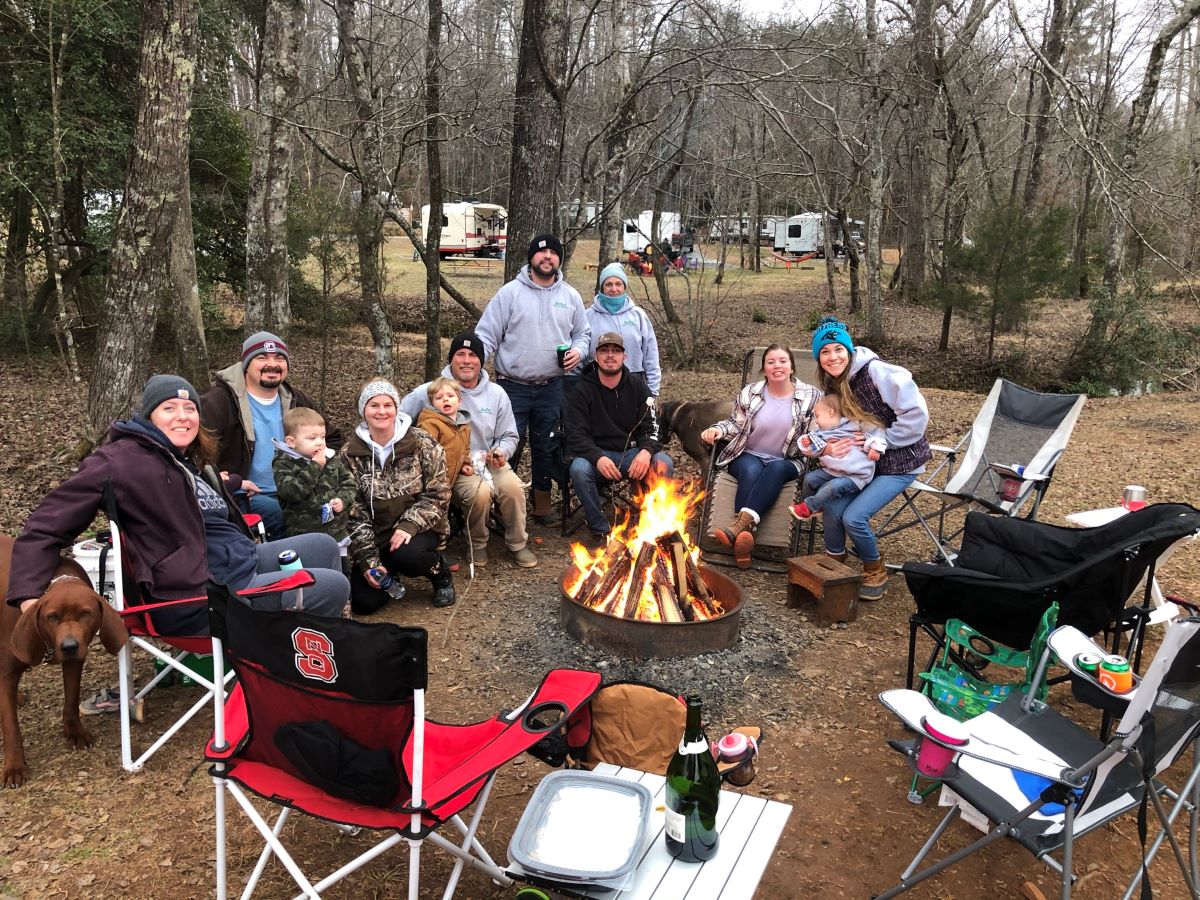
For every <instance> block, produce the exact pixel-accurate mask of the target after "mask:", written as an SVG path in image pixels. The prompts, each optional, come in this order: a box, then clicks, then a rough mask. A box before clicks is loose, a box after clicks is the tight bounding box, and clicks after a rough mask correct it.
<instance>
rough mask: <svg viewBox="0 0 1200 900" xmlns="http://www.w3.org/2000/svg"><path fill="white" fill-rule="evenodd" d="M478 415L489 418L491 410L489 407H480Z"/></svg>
mask: <svg viewBox="0 0 1200 900" xmlns="http://www.w3.org/2000/svg"><path fill="white" fill-rule="evenodd" d="M479 414H480V415H481V416H490V415H491V414H492V408H491V407H490V406H481V407H479Z"/></svg>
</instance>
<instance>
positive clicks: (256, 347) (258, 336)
mask: <svg viewBox="0 0 1200 900" xmlns="http://www.w3.org/2000/svg"><path fill="white" fill-rule="evenodd" d="M264 353H278V354H279V355H280V356H282V357H283V358H284V359H286V360H287V361H288V362H289V363H290V362H291V361H292V358H291V356H289V355H288V348H287V344H285V343H284V342H283V341H282V340H281V339H280V338H279V336H278V335H274V334H271V332H269V331H256V332H254V334H252V335H250V337H248V338H246V340H244V341H242V371H243V372H245V371H246V369H248V368H249V367H250V360H252V359H254V357H256V356H262V355H263V354H264Z"/></svg>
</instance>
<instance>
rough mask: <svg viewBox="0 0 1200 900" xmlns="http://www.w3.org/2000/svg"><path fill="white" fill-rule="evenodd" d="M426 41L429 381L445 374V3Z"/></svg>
mask: <svg viewBox="0 0 1200 900" xmlns="http://www.w3.org/2000/svg"><path fill="white" fill-rule="evenodd" d="M426 38H427V39H426V41H425V159H426V168H427V169H428V178H429V223H430V224H429V228H428V230H427V234H426V235H425V250H426V254H427V255H426V260H427V262H426V264H425V380H426V381H431V380H432V379H434V378H436V377H437V374H438V373H439V372H440V371H441V370H442V327H441V322H442V294H441V286H440V281H441V254H440V253H439V249H440V247H441V242H442V229H441V221H442V155H441V154H442V151H441V143H440V142H441V131H442V72H441V68H442V62H441V48H442V0H429V22H428V28H427V29H426Z"/></svg>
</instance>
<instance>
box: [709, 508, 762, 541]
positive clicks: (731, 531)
mask: <svg viewBox="0 0 1200 900" xmlns="http://www.w3.org/2000/svg"><path fill="white" fill-rule="evenodd" d="M753 524H754V516H752V515H750V513H748V512H746V511H745V510H743V511H742V512H740V513H738V514H737V515H736V516H734V517H733V519H732V520H731V521H730V523H729V524H728V525H726V526H725V527H724V528H714V529H713V530H712V531H710V532H709V533H708V536H709V537H710V538H712V539H713V540H714V541H716V542H717V543H718V544H720V545H721V546H723V547H732V546H733V544H734V541H736V540H737V537H738V535H739V534H741V533H742V532H743V531H745V530H746V529H747V528H749V527H750V526H752V525H753Z"/></svg>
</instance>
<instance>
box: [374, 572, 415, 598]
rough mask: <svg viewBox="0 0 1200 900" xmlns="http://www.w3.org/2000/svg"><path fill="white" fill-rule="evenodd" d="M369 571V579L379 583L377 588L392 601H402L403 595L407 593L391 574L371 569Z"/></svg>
mask: <svg viewBox="0 0 1200 900" xmlns="http://www.w3.org/2000/svg"><path fill="white" fill-rule="evenodd" d="M370 571H371V577H372V578H374V579H375V580H376V581H378V582H379V587H380V588H382V589H383V591H384V593H386V594H387V595H388V596H389V597H391V598H392V599H393V600H403V599H404V595H405V593H407V592H406V591H405V589H404V585H402V584H401V583H400V582H399V581H397V580H396V578H395V577H394V576H393V575H392V574H391V573H389V572H385V571H383V569H371V570H370Z"/></svg>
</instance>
